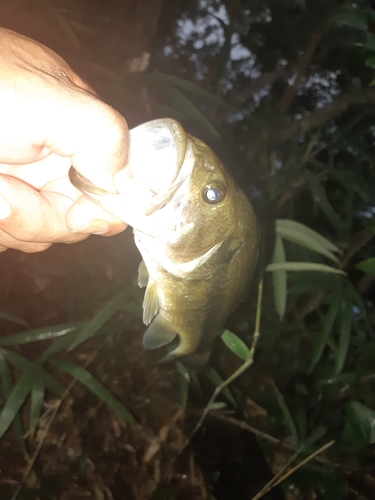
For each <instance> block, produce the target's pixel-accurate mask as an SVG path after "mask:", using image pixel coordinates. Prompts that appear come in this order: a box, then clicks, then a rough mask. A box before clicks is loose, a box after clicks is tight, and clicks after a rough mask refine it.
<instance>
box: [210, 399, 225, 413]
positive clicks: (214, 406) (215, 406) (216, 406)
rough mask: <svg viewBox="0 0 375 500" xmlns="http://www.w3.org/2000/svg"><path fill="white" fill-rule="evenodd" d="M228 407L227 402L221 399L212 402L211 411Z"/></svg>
mask: <svg viewBox="0 0 375 500" xmlns="http://www.w3.org/2000/svg"><path fill="white" fill-rule="evenodd" d="M226 407H227V404H226V403H224V402H223V401H219V402H216V403H211V404H210V405H209V409H210V410H211V411H215V410H223V409H224V408H226Z"/></svg>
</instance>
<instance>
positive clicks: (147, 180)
mask: <svg viewBox="0 0 375 500" xmlns="http://www.w3.org/2000/svg"><path fill="white" fill-rule="evenodd" d="M127 168H128V169H129V173H130V175H129V180H128V181H127V189H125V191H122V192H121V194H119V193H117V192H113V193H110V192H108V191H105V190H103V189H101V188H100V187H98V186H95V185H94V184H92V183H91V182H90V181H89V180H88V179H87V178H85V177H84V176H82V175H81V174H79V173H78V172H77V171H76V170H75V169H74V168H73V167H71V169H70V172H69V177H70V180H71V182H72V184H73V185H74V186H75V187H76V188H78V189H80V190H81V191H82V192H84V193H86V194H87V195H89V196H90V197H92V198H93V199H94V200H95V201H96V202H97V203H99V204H100V206H102V207H103V208H105V209H106V210H107V211H109V212H111V213H112V214H114V215H116V216H118V217H119V218H120V219H122V220H124V221H125V222H126V223H127V224H128V225H130V226H132V227H133V232H134V240H135V244H136V246H137V247H138V249H139V251H140V253H141V256H142V258H143V260H142V262H141V263H140V265H139V269H138V284H139V286H140V287H145V294H144V300H143V322H144V324H145V325H146V326H147V330H146V331H145V333H144V336H143V346H144V347H145V349H148V350H153V349H158V348H160V347H163V346H166V345H168V344H170V343H171V342H172V341H174V340H175V339H176V337H177V338H178V339H179V343H178V345H177V346H176V347H175V348H174V349H173V350H172V351H170V352H169V353H168V354H167V355H166V356H165V357H164V358H163V359H162V360H161V361H162V362H165V361H171V360H177V359H182V360H184V361H185V360H188V361H190V362H191V364H194V363H195V362H197V363H198V364H200V365H202V364H205V363H206V362H207V360H208V358H209V355H210V352H211V349H212V343H213V340H214V339H215V338H216V337H218V336H219V335H221V334H222V332H223V331H224V324H225V321H226V320H227V318H228V317H229V315H230V314H231V313H232V312H233V311H234V310H235V309H236V307H237V306H238V305H239V303H240V302H241V301H242V300H244V298H246V293H247V290H248V288H249V285H250V282H251V279H252V276H253V273H254V269H255V266H256V262H257V257H258V248H259V229H258V225H257V218H256V215H255V212H254V209H253V206H252V205H251V203H250V201H249V200H248V198H247V197H246V196H245V194H244V193H243V191H242V190H241V188H240V186H239V185H238V183H237V182H236V181H235V180H234V178H233V177H232V175H231V174H230V173H229V171H228V170H227V169H226V168H225V167H224V166H223V165H222V163H221V161H220V160H219V158H218V157H217V156H216V155H215V153H214V152H213V151H212V149H211V148H210V147H209V146H207V145H206V144H205V143H204V142H202V141H201V140H199V139H197V138H196V137H193V136H191V135H190V134H188V133H187V132H186V131H185V130H184V128H183V127H182V125H181V124H180V123H179V122H177V121H176V120H174V119H171V118H164V119H158V120H153V121H150V122H146V123H144V124H142V125H140V126H138V127H136V128H134V129H132V130H130V132H129V157H128V163H127ZM124 192H125V194H124Z"/></svg>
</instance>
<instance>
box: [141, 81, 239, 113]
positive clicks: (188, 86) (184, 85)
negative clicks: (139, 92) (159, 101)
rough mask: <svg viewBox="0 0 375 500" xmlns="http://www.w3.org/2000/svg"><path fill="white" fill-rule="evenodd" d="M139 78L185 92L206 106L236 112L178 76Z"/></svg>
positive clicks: (212, 95) (223, 102) (220, 100)
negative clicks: (221, 107)
mask: <svg viewBox="0 0 375 500" xmlns="http://www.w3.org/2000/svg"><path fill="white" fill-rule="evenodd" d="M140 77H141V79H142V80H143V81H145V82H148V83H150V84H153V83H155V82H156V83H158V84H162V85H164V86H165V87H169V86H173V87H178V88H180V89H182V90H185V91H186V92H189V93H190V94H193V95H194V96H196V97H198V98H199V99H201V100H202V102H206V103H207V104H211V105H215V106H217V105H219V106H224V107H225V108H227V109H228V111H232V112H235V111H237V110H236V109H235V108H233V107H232V106H230V105H229V104H227V103H226V102H225V101H223V100H222V99H220V98H219V97H217V96H215V95H214V94H211V92H207V90H204V89H202V87H199V85H196V84H195V83H192V82H190V81H189V80H185V79H184V78H179V77H178V76H173V75H167V74H165V73H154V74H152V75H150V74H148V73H142V74H141V75H140Z"/></svg>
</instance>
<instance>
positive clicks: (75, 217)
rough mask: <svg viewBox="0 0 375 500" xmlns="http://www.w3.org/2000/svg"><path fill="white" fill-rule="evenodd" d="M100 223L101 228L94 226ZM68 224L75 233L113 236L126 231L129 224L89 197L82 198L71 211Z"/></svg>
mask: <svg viewBox="0 0 375 500" xmlns="http://www.w3.org/2000/svg"><path fill="white" fill-rule="evenodd" d="M99 221H100V222H101V224H102V227H101V228H98V227H97V226H94V224H98V223H99ZM66 224H67V226H68V227H69V228H70V229H71V231H73V232H79V233H90V234H100V235H102V236H112V235H114V234H118V233H120V232H121V231H123V230H124V229H126V227H127V224H126V223H125V222H124V221H123V220H121V219H119V218H118V217H116V216H115V215H112V214H111V213H109V212H107V211H106V210H104V209H103V208H101V207H100V206H99V205H97V204H96V203H94V202H93V201H92V200H91V199H90V198H89V197H88V196H82V197H81V198H79V200H77V201H76V202H75V203H74V205H73V206H72V207H71V208H70V209H69V211H68V213H67V215H66Z"/></svg>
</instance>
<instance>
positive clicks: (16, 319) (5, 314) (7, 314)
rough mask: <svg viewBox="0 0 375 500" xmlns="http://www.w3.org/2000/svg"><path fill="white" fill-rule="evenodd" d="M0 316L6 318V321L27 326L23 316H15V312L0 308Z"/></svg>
mask: <svg viewBox="0 0 375 500" xmlns="http://www.w3.org/2000/svg"><path fill="white" fill-rule="evenodd" d="M0 318H3V319H7V320H8V321H12V323H17V324H19V325H23V326H29V324H28V323H27V321H25V320H24V319H23V318H20V317H19V316H16V315H15V314H13V313H10V312H7V311H1V310H0Z"/></svg>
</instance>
